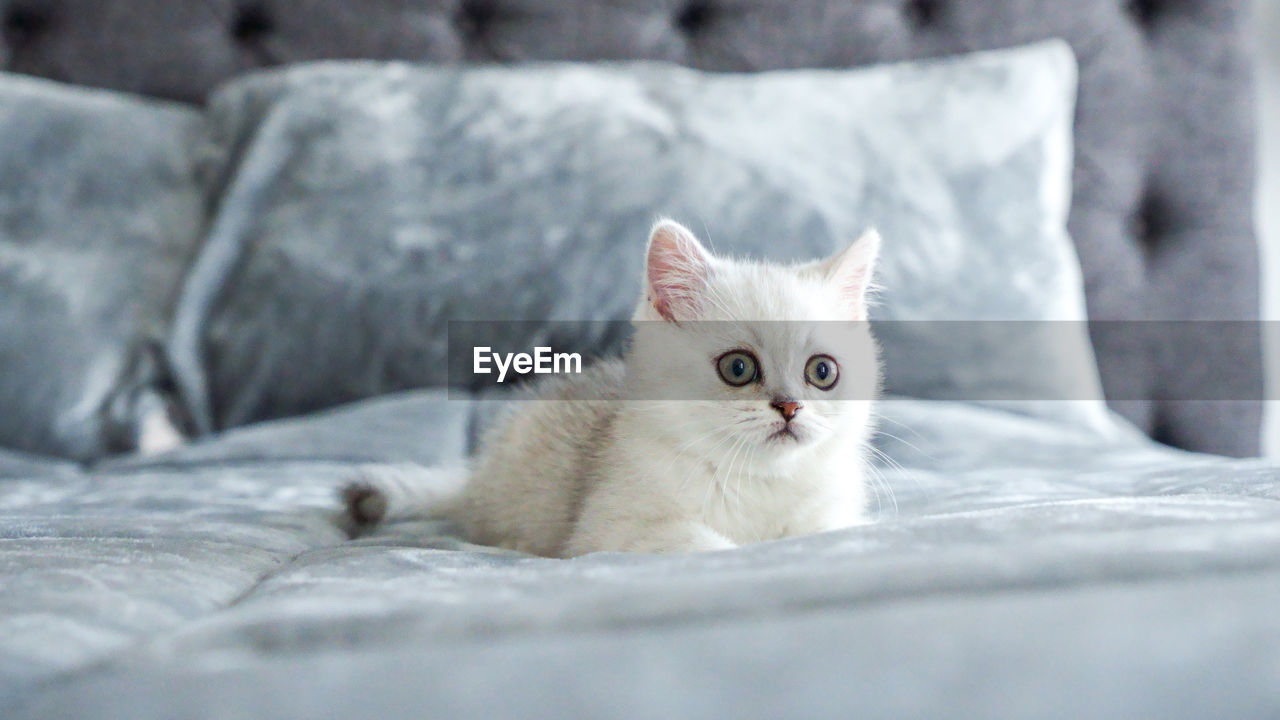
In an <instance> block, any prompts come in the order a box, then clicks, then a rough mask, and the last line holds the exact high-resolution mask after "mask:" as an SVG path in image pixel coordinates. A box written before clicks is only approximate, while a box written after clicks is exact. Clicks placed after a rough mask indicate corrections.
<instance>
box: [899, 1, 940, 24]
mask: <svg viewBox="0 0 1280 720" xmlns="http://www.w3.org/2000/svg"><path fill="white" fill-rule="evenodd" d="M902 11H903V14H904V15H906V17H907V20H908V21H909V22H910V23H911V24H912V25H914V26H916V27H918V28H923V27H928V26H930V25H933V24H934V23H935V22H937V21H938V15H939V14H940V13H941V11H942V3H941V2H940V0H907V4H906V5H903V6H902Z"/></svg>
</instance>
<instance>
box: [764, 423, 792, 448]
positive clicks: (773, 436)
mask: <svg viewBox="0 0 1280 720" xmlns="http://www.w3.org/2000/svg"><path fill="white" fill-rule="evenodd" d="M765 441H766V442H779V443H785V442H794V443H798V442H800V436H799V435H797V434H796V431H795V428H794V427H792V425H791V423H786V424H784V425H783V426H782V428H781V429H778V430H775V431H774V432H772V433H770V434H769V437H767V438H765Z"/></svg>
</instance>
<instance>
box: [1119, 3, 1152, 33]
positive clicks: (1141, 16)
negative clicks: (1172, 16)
mask: <svg viewBox="0 0 1280 720" xmlns="http://www.w3.org/2000/svg"><path fill="white" fill-rule="evenodd" d="M1124 10H1125V12H1126V13H1128V14H1129V16H1130V17H1132V18H1133V19H1134V21H1135V22H1137V23H1138V24H1139V25H1142V26H1143V27H1148V26H1150V25H1151V23H1152V22H1154V21H1155V19H1156V14H1157V13H1158V12H1159V0H1128V2H1126V3H1125V6H1124Z"/></svg>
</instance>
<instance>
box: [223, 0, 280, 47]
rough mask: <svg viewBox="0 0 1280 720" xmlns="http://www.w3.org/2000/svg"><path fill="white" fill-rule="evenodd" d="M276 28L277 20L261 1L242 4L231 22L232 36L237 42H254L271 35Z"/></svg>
mask: <svg viewBox="0 0 1280 720" xmlns="http://www.w3.org/2000/svg"><path fill="white" fill-rule="evenodd" d="M275 29H276V23H275V20H273V19H272V18H271V14H270V13H268V12H267V8H266V6H264V5H263V4H261V3H252V4H249V5H242V6H240V8H239V9H238V10H237V11H236V16H235V19H234V20H233V21H232V22H231V36H232V37H234V38H235V39H236V42H241V43H252V42H256V41H258V40H261V39H262V38H263V37H265V36H267V35H270V34H271V33H272V32H274V31H275Z"/></svg>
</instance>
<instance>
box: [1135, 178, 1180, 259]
mask: <svg viewBox="0 0 1280 720" xmlns="http://www.w3.org/2000/svg"><path fill="white" fill-rule="evenodd" d="M1171 227H1173V226H1172V224H1171V223H1170V219H1169V208H1168V206H1167V205H1166V204H1165V202H1164V201H1163V200H1161V199H1160V197H1159V196H1158V195H1156V194H1154V193H1150V192H1148V193H1147V194H1146V195H1144V196H1143V197H1142V201H1141V202H1139V203H1138V206H1137V207H1136V208H1135V209H1134V211H1133V215H1132V216H1131V217H1130V219H1129V232H1130V233H1131V234H1132V236H1133V238H1134V239H1135V240H1137V241H1138V244H1139V245H1140V246H1141V247H1142V248H1143V250H1144V251H1145V252H1146V253H1147V254H1151V253H1152V252H1153V251H1154V250H1155V248H1156V246H1157V245H1159V244H1160V241H1161V239H1162V238H1163V237H1164V236H1165V233H1167V232H1168V231H1169V229H1170V228H1171Z"/></svg>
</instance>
